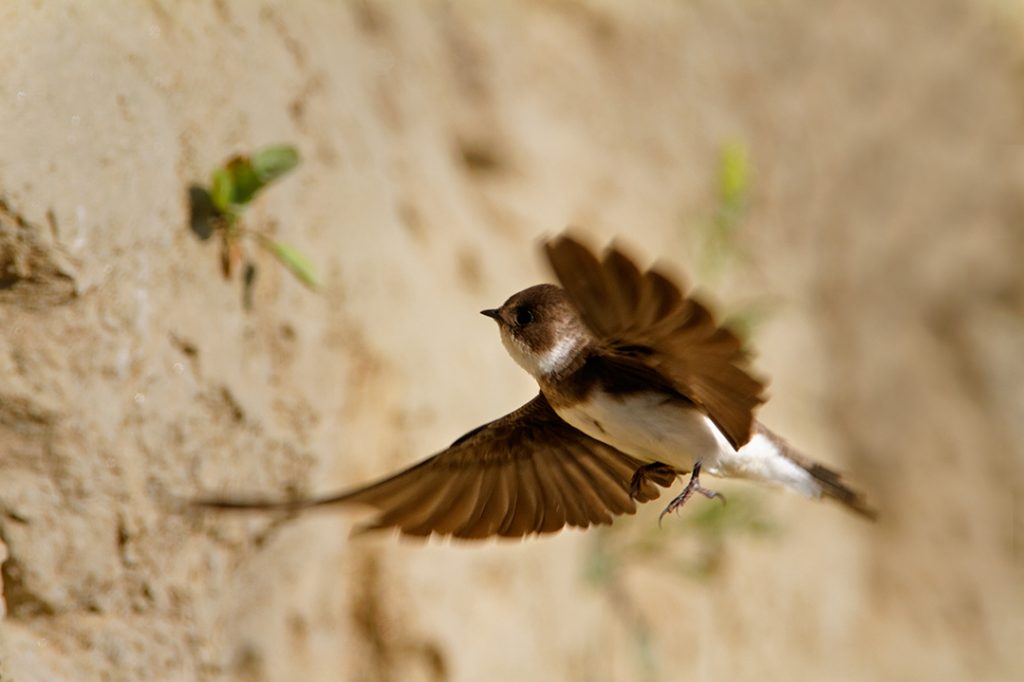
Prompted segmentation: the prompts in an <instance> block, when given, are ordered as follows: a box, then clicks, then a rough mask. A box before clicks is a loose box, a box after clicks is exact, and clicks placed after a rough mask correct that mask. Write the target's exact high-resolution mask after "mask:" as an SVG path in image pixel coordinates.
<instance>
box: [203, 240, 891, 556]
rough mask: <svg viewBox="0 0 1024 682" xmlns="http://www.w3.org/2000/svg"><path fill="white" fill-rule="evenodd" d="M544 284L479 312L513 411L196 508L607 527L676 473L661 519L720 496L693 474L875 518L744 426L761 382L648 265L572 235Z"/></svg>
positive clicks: (819, 473)
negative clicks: (447, 438)
mask: <svg viewBox="0 0 1024 682" xmlns="http://www.w3.org/2000/svg"><path fill="white" fill-rule="evenodd" d="M543 252H544V255H545V257H546V259H547V261H548V264H549V265H550V267H551V270H552V271H553V273H554V275H555V279H556V280H557V281H558V284H557V285H556V284H537V285H534V286H531V287H529V288H527V289H524V290H522V291H520V292H518V293H516V294H513V295H512V296H511V297H509V298H508V299H507V300H506V301H505V302H504V303H503V304H502V305H501V306H499V307H497V308H492V309H487V310H483V311H481V313H482V314H483V315H484V316H486V317H489V318H491V319H492V320H494V322H495V323H496V324H497V326H498V330H499V334H500V337H501V342H502V345H503V346H504V347H505V349H506V351H507V352H508V354H509V355H510V356H511V357H512V359H513V360H514V361H515V362H516V363H517V364H518V365H519V366H520V367H522V368H523V369H524V370H525V371H526V372H527V373H529V374H530V375H531V376H532V377H533V378H534V379H535V380H536V382H537V384H538V388H539V392H538V394H537V395H536V396H535V397H534V398H532V399H531V400H529V401H528V402H527V403H526V404H524V405H523V406H522V407H520V408H518V409H517V410H515V411H513V412H511V413H509V414H507V415H505V416H503V417H500V418H498V419H496V420H494V421H492V422H489V423H487V424H484V425H482V426H479V427H477V428H475V429H473V430H471V431H469V432H468V433H466V434H465V435H463V436H461V437H460V438H458V439H457V440H455V441H454V442H453V443H452V444H451V445H450V446H449V447H447V448H446V449H444V450H442V451H440V452H438V453H437V454H435V455H433V456H431V457H428V458H427V459H424V460H422V461H420V462H418V463H416V464H414V465H412V466H409V467H408V468H405V469H403V470H400V471H398V472H397V473H394V474H392V475H390V476H386V477H384V478H382V479H380V480H376V481H373V482H370V483H368V484H365V485H360V486H357V487H354V488H352V489H349V490H345V491H342V492H340V493H333V494H327V495H322V496H318V497H311V498H304V499H297V500H284V501H267V500H259V499H249V500H246V499H239V498H221V497H212V498H204V499H200V500H197V501H196V503H197V504H198V505H199V506H201V507H203V508H207V509H221V510H259V509H263V510H268V509H278V510H289V511H300V510H304V509H309V508H314V507H334V506H364V507H370V508H372V509H373V510H375V512H376V515H375V516H374V517H372V518H371V519H370V520H369V521H367V522H366V523H363V524H362V525H361V526H360V527H359V528H358V529H357V530H358V531H359V532H371V531H381V530H386V529H397V530H398V531H399V532H400V533H401V534H402V535H405V536H416V537H426V536H442V537H444V536H450V537H454V538H459V539H466V540H480V539H484V538H490V537H494V536H498V537H506V538H522V537H526V536H532V535H542V534H548V533H554V532H556V531H559V530H561V529H563V528H564V527H566V526H569V527H576V528H588V527H591V526H597V525H605V524H610V523H611V522H612V520H613V518H614V517H616V516H619V515H622V514H632V513H634V512H635V511H636V508H637V503H645V502H649V501H651V500H654V499H656V498H658V497H659V495H660V492H661V489H662V488H671V487H672V486H673V485H674V484H675V483H676V482H677V480H678V479H679V478H680V477H682V476H685V475H686V474H689V479H688V480H687V482H686V483H685V485H684V486H683V488H682V490H681V491H680V492H679V493H678V494H677V495H676V496H675V497H673V498H672V499H671V501H670V502H669V504H668V505H667V506H666V507H665V508H664V510H663V511H662V513H661V516H660V517H659V520H658V522H659V525H660V524H661V521H662V518H663V517H664V516H665V515H666V514H668V513H671V512H675V511H678V510H679V509H680V508H681V507H683V505H684V504H685V503H686V502H687V501H688V500H689V499H691V497H692V496H693V495H695V494H697V495H701V496H703V497H706V498H709V499H718V500H720V501H721V502H723V503H724V502H725V498H724V496H723V495H722V494H721V493H720V492H717V491H714V490H711V489H708V488H706V487H704V485H703V484H702V482H701V474H702V473H707V474H710V475H713V476H716V477H721V478H740V479H751V480H754V481H758V482H761V483H768V484H774V485H777V486H781V487H783V488H788V489H790V490H793V491H796V492H797V493H801V494H803V495H804V496H807V497H812V498H813V497H824V498H830V499H832V500H835V501H837V502H839V503H840V504H842V505H843V506H845V507H846V508H847V509H849V510H851V511H852V512H854V513H856V514H859V515H860V516H862V517H864V518H867V519H874V518H876V511H875V510H874V509H873V508H872V507H871V506H870V505H869V504H868V502H867V499H866V497H865V495H864V494H863V493H861V492H858V491H857V490H855V489H854V488H852V487H850V485H849V484H848V483H847V482H846V481H845V479H844V478H843V476H842V475H841V474H840V473H838V472H837V471H835V470H833V469H831V468H829V467H827V466H825V465H823V464H820V463H818V462H816V461H814V460H812V459H811V458H809V457H807V456H805V455H804V454H802V453H801V452H800V451H798V450H797V449H795V448H794V447H792V446H791V445H790V444H789V443H788V442H787V441H786V440H784V439H783V438H782V437H780V436H779V435H777V434H776V433H775V432H773V431H771V430H770V429H769V428H767V427H766V426H765V425H763V424H762V423H761V422H759V421H758V420H757V419H756V417H755V414H756V411H757V409H758V407H759V406H760V405H761V404H762V403H764V402H765V400H766V395H765V388H766V384H765V382H764V381H763V380H762V379H760V378H758V377H757V376H755V375H754V373H753V372H752V370H751V369H750V368H749V365H750V353H749V351H748V349H747V348H746V347H745V345H744V343H743V341H742V340H741V338H740V336H739V335H738V334H737V333H736V332H735V331H734V330H732V329H730V328H729V327H728V326H727V325H725V324H722V323H720V322H718V321H717V320H716V318H715V316H714V314H713V313H712V311H711V309H710V307H709V306H708V305H706V304H705V303H703V302H702V301H701V300H700V299H699V298H698V297H697V296H696V295H694V294H692V293H691V294H689V295H687V294H684V293H683V289H682V287H680V286H679V285H678V284H677V283H676V281H675V280H674V279H673V277H672V276H671V275H670V274H667V273H666V272H665V271H664V269H663V268H662V267H660V266H652V267H650V268H647V269H641V268H640V267H639V266H638V265H637V264H636V262H635V260H634V259H633V258H631V257H630V256H629V255H628V254H627V253H626V252H625V250H624V248H623V247H622V246H620V245H619V244H618V243H616V242H612V243H611V244H610V245H609V246H607V247H606V248H605V249H604V250H603V252H601V253H600V254H597V253H595V251H594V250H592V249H591V248H590V247H589V246H588V245H587V244H586V243H585V242H584V240H583V239H582V238H580V237H579V236H577V235H576V234H575V233H574V232H573V231H572V230H567V231H565V232H563V233H562V234H560V235H558V236H556V237H554V238H551V239H549V240H547V241H545V242H543Z"/></svg>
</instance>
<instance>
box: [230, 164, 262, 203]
mask: <svg viewBox="0 0 1024 682" xmlns="http://www.w3.org/2000/svg"><path fill="white" fill-rule="evenodd" d="M226 170H227V172H228V174H229V175H230V176H231V190H232V192H231V203H232V204H233V205H234V206H245V205H246V204H248V203H249V202H250V201H252V198H253V197H254V196H256V192H259V191H260V190H261V189H263V185H264V184H266V183H264V182H263V181H262V180H261V179H260V177H259V175H258V174H257V173H256V169H255V168H254V167H253V165H252V161H250V160H249V157H247V156H236V157H235V158H233V159H231V160H230V161H228V165H227V166H226Z"/></svg>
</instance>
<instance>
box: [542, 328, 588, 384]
mask: <svg viewBox="0 0 1024 682" xmlns="http://www.w3.org/2000/svg"><path fill="white" fill-rule="evenodd" d="M580 341H582V339H581V338H580V337H578V336H575V335H568V336H563V337H562V338H560V339H559V340H558V343H556V344H555V345H554V346H552V347H551V350H549V351H548V352H547V353H545V354H544V355H542V356H540V359H539V360H538V361H537V369H538V370H540V374H541V375H548V374H555V373H556V372H559V371H561V370H563V369H565V367H566V365H568V364H569V362H570V361H571V360H572V359H573V356H574V355H575V354H576V350H577V349H578V348H579V346H580Z"/></svg>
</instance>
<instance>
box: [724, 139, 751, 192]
mask: <svg viewBox="0 0 1024 682" xmlns="http://www.w3.org/2000/svg"><path fill="white" fill-rule="evenodd" d="M718 188H719V190H718V191H719V194H720V196H719V198H720V199H721V201H722V203H723V204H725V205H727V206H738V205H741V204H743V203H745V202H746V200H747V194H749V192H750V155H749V153H748V152H747V145H745V144H744V143H743V142H741V141H738V140H733V141H732V142H727V143H726V144H725V145H723V146H722V151H721V158H720V160H719V170H718Z"/></svg>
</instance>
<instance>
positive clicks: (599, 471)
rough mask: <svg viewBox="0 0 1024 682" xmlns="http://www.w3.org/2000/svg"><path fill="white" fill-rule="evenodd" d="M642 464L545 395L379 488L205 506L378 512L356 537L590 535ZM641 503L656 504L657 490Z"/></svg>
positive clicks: (614, 509) (624, 505) (627, 507)
mask: <svg viewBox="0 0 1024 682" xmlns="http://www.w3.org/2000/svg"><path fill="white" fill-rule="evenodd" d="M639 465H640V464H639V462H637V460H635V459H634V458H632V457H630V456H629V455H626V454H624V453H622V452H620V451H618V450H616V449H615V448H613V447H611V446H609V445H606V444H605V443H602V442H600V441H597V440H594V439H593V438H590V437H589V436H587V435H586V434H584V433H582V432H581V431H577V430H576V429H574V428H573V427H571V426H569V425H568V424H566V423H565V422H564V421H562V419H561V418H559V417H558V415H557V414H556V413H555V411H554V410H553V409H552V408H551V405H550V404H549V403H548V401H547V399H546V398H545V397H544V396H543V394H541V395H538V396H537V397H536V398H534V399H533V400H531V401H530V402H528V403H527V404H526V405H524V406H523V407H521V408H520V409H518V410H516V411H515V412H513V413H511V414H509V415H506V416H505V417H502V418H501V419H497V420H495V421H493V422H491V423H489V424H486V425H484V426H483V427H481V428H478V429H474V430H473V431H471V432H469V433H468V434H466V435H465V436H463V437H462V438H459V439H458V440H457V441H455V443H453V444H452V446H451V447H449V448H448V449H447V450H444V451H442V452H440V453H438V454H436V455H434V456H433V457H430V458H428V459H426V460H424V461H422V462H420V463H418V464H416V465H413V466H411V467H409V468H408V469H405V470H404V471H400V472H398V473H396V474H394V475H392V476H389V477H387V478H384V479H382V480H380V481H377V482H375V483H371V484H369V485H366V486H363V487H360V488H356V489H354V490H348V491H345V492H343V493H339V494H336V495H329V496H324V497H320V498H314V499H309V500H299V501H292V502H283V503H267V502H245V501H237V500H206V501H203V502H200V504H202V505H204V506H207V507H219V508H233V509H266V508H278V509H292V510H297V509H304V508H308V507H317V506H327V505H349V504H360V505H366V506H369V507H372V508H373V509H375V510H376V511H377V515H376V517H374V518H372V519H371V520H370V521H369V523H368V524H366V525H364V526H362V527H361V529H360V530H362V531H373V530H380V529H386V528H397V529H398V530H399V531H401V532H402V533H404V534H406V535H413V536H428V535H444V536H455V537H459V538H466V539H480V538H485V537H490V536H493V535H501V536H504V537H522V536H525V535H532V534H539V533H552V532H555V531H557V530H559V529H561V528H563V527H564V526H566V525H570V526H577V527H581V528H586V527H587V526H590V525H593V524H605V523H611V521H612V517H613V516H615V515H618V514H631V513H633V512H634V511H635V510H636V505H635V504H634V503H633V500H631V499H630V498H629V493H628V489H629V483H630V479H631V477H632V475H633V472H634V471H635V470H636V469H637V467H639ZM643 492H644V497H645V498H646V499H653V498H655V497H657V494H658V490H657V488H656V487H654V486H650V487H649V488H648V487H645V489H644V491H643Z"/></svg>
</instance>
